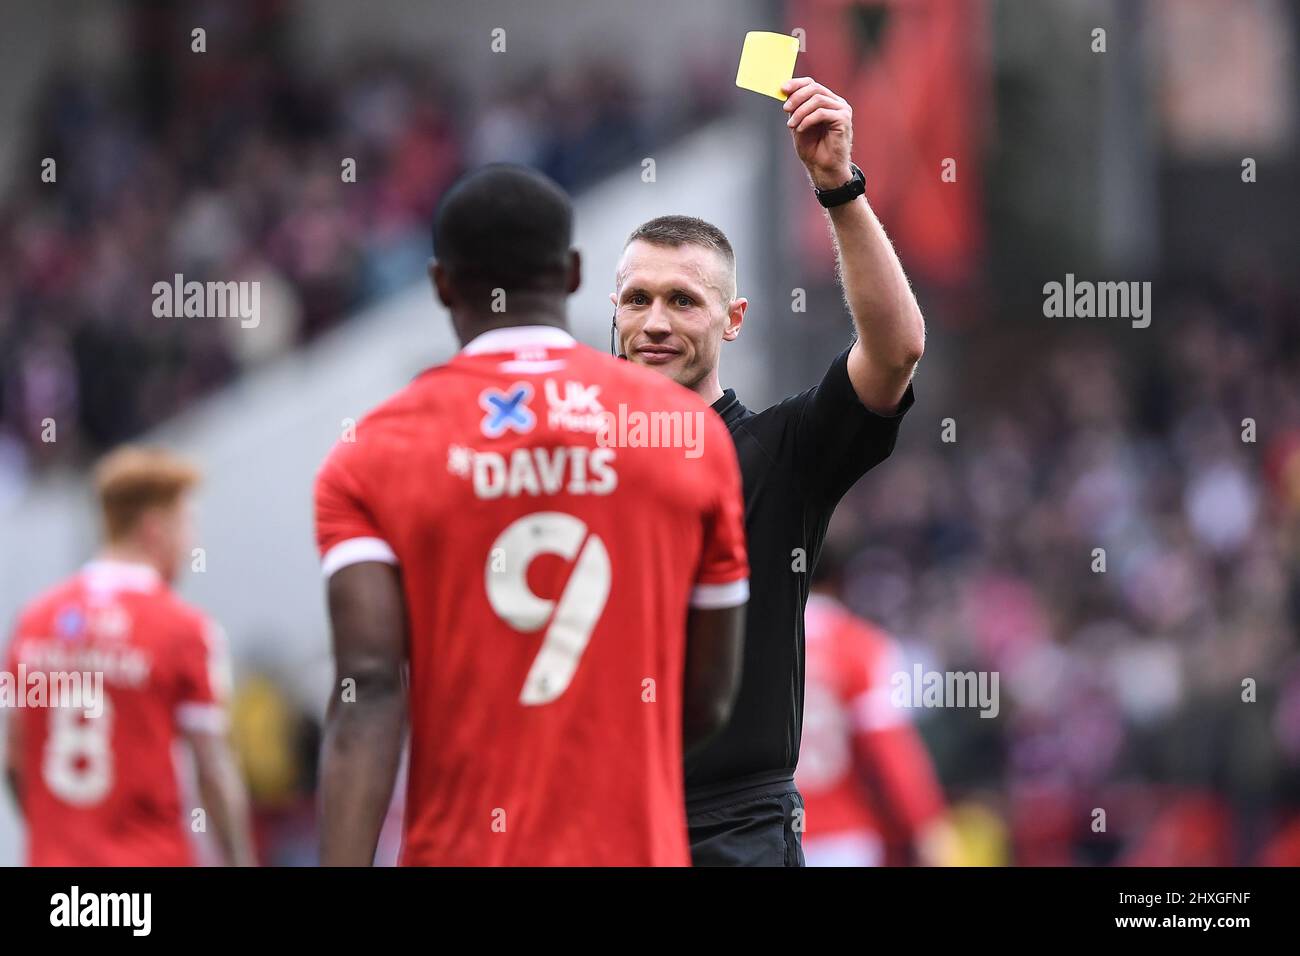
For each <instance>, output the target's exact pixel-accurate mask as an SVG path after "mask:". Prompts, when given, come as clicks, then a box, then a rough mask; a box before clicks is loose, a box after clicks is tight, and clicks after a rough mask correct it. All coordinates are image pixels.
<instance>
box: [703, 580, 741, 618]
mask: <svg viewBox="0 0 1300 956" xmlns="http://www.w3.org/2000/svg"><path fill="white" fill-rule="evenodd" d="M748 600H749V578H741V579H740V580H739V581H729V582H727V583H726V584H697V585H695V587H693V588H691V607H698V608H700V609H701V610H705V611H713V610H717V609H719V608H724V607H738V606H739V605H741V604H744V603H745V602H746V601H748Z"/></svg>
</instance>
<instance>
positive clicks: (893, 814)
mask: <svg viewBox="0 0 1300 956" xmlns="http://www.w3.org/2000/svg"><path fill="white" fill-rule="evenodd" d="M841 572H842V567H841V564H840V560H839V555H838V554H836V552H835V549H834V548H827V549H826V550H825V551H824V552H823V553H822V558H821V562H820V563H819V564H818V568H817V572H816V574H815V575H814V577H813V591H812V594H811V595H809V597H808V607H807V609H806V611H805V615H804V627H805V635H806V640H807V649H808V658H807V662H808V671H807V681H806V684H805V696H804V724H803V746H802V747H801V749H800V755H799V767H798V770H797V771H796V773H795V782H796V783H797V784H798V785H799V792H800V793H801V794H802V795H803V800H804V811H805V818H804V821H805V826H804V835H803V849H804V856H805V858H806V859H807V863H808V865H809V866H880V865H882V864H885V863H887V862H904V863H918V864H920V865H922V866H941V865H945V864H948V863H951V862H952V861H953V859H954V857H953V851H954V842H953V838H952V835H951V830H950V828H949V826H948V824H947V823H946V822H945V819H944V799H943V792H942V791H941V790H940V788H939V783H938V780H937V779H936V776H935V771H934V766H933V764H932V763H931V760H930V756H929V754H928V753H926V750H925V746H924V744H923V743H922V742H921V737H920V735H919V734H918V733H917V732H916V728H915V727H914V726H913V725H912V723H911V721H910V719H909V717H908V712H907V711H906V710H905V709H902V708H899V707H895V706H894V704H893V703H892V701H891V700H890V693H891V689H892V685H891V684H890V678H891V676H892V675H893V674H896V673H898V672H899V671H901V670H903V669H904V667H903V664H902V662H901V656H902V655H901V650H900V648H899V647H898V644H897V642H895V641H894V640H893V639H892V638H891V637H889V635H887V634H886V633H885V632H884V631H882V630H880V628H878V627H874V626H872V625H871V624H868V623H867V622H866V621H863V620H862V619H860V618H858V617H856V616H854V614H853V613H852V612H851V611H850V610H849V609H848V608H846V607H845V606H844V605H843V604H841V603H840V601H839V600H838V598H837V596H836V595H837V594H838V592H839V588H840V574H841ZM891 849H892V850H895V851H897V852H896V853H895V854H893V855H892V857H891V854H890V853H889V852H888V851H889V850H891Z"/></svg>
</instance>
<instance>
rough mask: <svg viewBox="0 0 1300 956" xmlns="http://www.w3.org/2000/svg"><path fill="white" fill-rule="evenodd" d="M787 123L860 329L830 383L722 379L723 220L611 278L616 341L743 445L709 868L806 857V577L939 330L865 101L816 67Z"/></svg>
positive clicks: (707, 814) (705, 856)
mask: <svg viewBox="0 0 1300 956" xmlns="http://www.w3.org/2000/svg"><path fill="white" fill-rule="evenodd" d="M785 89H786V91H787V92H788V93H789V94H790V95H789V98H788V99H787V100H786V102H785V110H786V113H787V114H788V120H787V126H788V128H789V130H790V134H791V137H792V140H793V144H794V148H795V152H796V154H797V155H798V157H799V159H800V161H801V162H802V163H803V164H804V167H805V169H806V170H807V172H808V177H809V179H810V181H811V183H812V185H813V187H814V190H815V191H816V198H817V201H818V202H820V203H821V205H822V206H823V207H825V208H827V209H828V210H829V219H830V224H831V228H832V230H833V232H834V235H835V243H836V249H837V251H838V255H839V274H840V278H841V283H842V285H843V287H844V297H845V301H846V302H847V303H848V306H849V310H850V312H851V313H852V316H853V326H854V329H855V331H856V333H857V340H856V341H855V342H854V343H853V344H852V346H851V347H849V348H847V349H845V350H844V351H843V352H841V353H840V354H839V356H838V357H836V358H835V359H834V360H833V361H832V362H831V364H830V368H829V369H828V370H827V372H826V375H825V376H824V377H823V378H822V381H821V383H820V384H819V385H817V386H815V387H813V388H810V389H808V390H807V391H805V392H803V393H801V394H799V395H794V396H791V397H790V398H788V399H786V400H785V401H783V402H780V403H779V404H777V405H773V406H772V407H771V408H768V409H765V410H764V411H761V412H758V413H755V412H752V411H750V410H749V409H747V408H746V407H745V406H744V405H743V404H741V402H740V400H739V399H738V398H737V397H736V393H735V392H734V391H732V390H731V389H727V390H726V391H724V390H723V388H722V385H721V382H720V380H719V363H720V361H721V358H722V345H723V343H724V342H733V341H735V340H736V338H737V337H738V336H739V335H740V331H741V325H742V323H743V322H744V319H745V310H746V308H747V307H748V302H747V300H745V299H743V298H740V297H738V296H737V294H736V292H737V289H736V259H735V254H734V252H733V251H732V247H731V243H730V242H729V241H728V240H727V237H726V236H725V235H723V233H722V232H721V231H720V230H719V229H717V228H716V227H715V226H713V225H710V224H709V223H707V222H703V221H701V220H699V219H693V218H690V217H688V216H664V217H661V218H659V219H654V220H651V221H650V222H648V223H645V224H644V225H642V226H640V227H639V228H638V229H637V230H636V231H634V232H633V233H632V235H631V237H630V238H629V239H628V242H627V245H626V247H625V249H624V250H623V257H622V260H621V261H620V263H619V268H618V274H617V276H616V278H615V291H614V293H613V294H612V295H611V296H610V298H611V300H612V301H613V303H614V309H615V312H614V332H615V337H616V340H617V351H618V352H619V354H621V355H625V356H626V357H627V358H628V359H629V360H630V361H632V362H635V363H637V364H642V365H647V366H649V367H651V368H654V369H655V370H657V371H659V372H661V373H662V374H664V375H665V376H667V377H669V378H671V379H673V380H674V381H675V382H677V383H679V384H681V385H685V386H686V387H687V388H689V389H691V390H692V391H694V392H696V393H697V394H698V395H700V397H701V398H703V399H704V400H705V401H706V402H710V403H711V404H712V406H713V409H714V411H715V412H717V414H718V416H719V417H720V418H721V419H722V420H723V422H724V423H725V424H726V426H727V428H728V430H729V431H730V432H731V435H732V438H733V439H734V440H735V443H736V449H737V451H738V453H739V456H740V466H741V470H742V472H743V474H744V485H745V527H746V532H747V534H748V541H749V553H750V564H751V566H752V573H753V579H754V587H753V595H754V596H753V598H752V600H751V607H750V613H749V616H748V625H747V630H746V635H745V666H744V672H743V675H742V677H741V686H740V694H739V697H738V698H737V700H736V708H735V714H734V716H733V717H732V720H731V723H730V724H729V725H728V726H727V728H726V729H725V730H724V731H723V732H722V733H721V734H719V735H718V736H717V738H716V739H715V740H714V741H713V742H712V743H711V744H710V745H709V746H708V747H707V748H705V750H704V752H703V753H701V754H700V755H698V757H696V758H695V759H693V760H692V761H691V762H690V764H689V765H688V766H687V772H686V785H687V794H686V796H687V808H688V813H689V818H690V827H691V853H692V858H693V859H694V861H695V863H696V865H718V866H728V865H756V866H800V865H802V863H803V856H802V853H801V851H800V847H799V843H800V833H799V831H798V830H797V829H796V828H795V826H794V822H795V820H796V819H797V817H798V816H799V805H800V804H799V791H798V789H797V788H796V787H795V784H794V779H793V777H794V768H795V764H796V763H797V761H798V759H799V736H800V732H801V726H802V722H803V687H804V679H803V666H804V635H803V608H804V602H805V601H806V600H807V597H808V571H809V570H810V569H812V568H814V567H816V564H817V555H818V553H819V552H820V550H821V545H822V539H823V538H824V537H825V534H826V527H827V524H828V523H829V522H830V519H831V515H832V514H833V513H834V511H835V506H836V505H837V504H838V503H839V500H840V498H842V497H843V496H844V493H845V492H846V491H848V490H849V488H850V487H852V486H853V484H854V482H856V481H857V480H858V479H859V478H861V477H862V476H863V475H864V474H866V472H867V471H868V470H870V469H871V468H873V467H875V466H876V465H877V464H879V463H880V462H882V461H884V460H885V459H886V458H887V457H889V455H890V453H891V452H892V451H893V448H894V442H895V440H896V439H897V437H898V426H899V424H900V422H901V420H902V417H903V415H904V414H905V413H906V412H907V410H908V408H910V407H911V405H912V402H913V400H914V396H913V392H912V386H911V380H912V372H913V370H914V369H915V368H916V364H917V362H919V361H920V359H921V353H922V352H923V351H924V348H925V324H924V322H923V321H922V318H921V311H920V308H919V306H918V305H917V303H916V299H915V298H914V297H913V295H912V291H911V289H910V288H909V287H908V283H907V277H906V276H905V275H904V274H903V269H902V266H901V265H899V262H898V257H897V256H895V255H894V250H893V248H892V247H891V246H890V244H889V239H888V238H887V237H886V236H885V232H884V229H882V228H881V225H880V222H879V221H878V220H877V219H876V216H875V214H874V213H873V212H872V211H871V207H870V206H869V205H867V200H866V197H865V195H864V192H865V188H866V187H865V181H864V178H863V174H862V171H861V170H860V169H858V168H857V167H856V166H855V165H853V163H852V162H851V161H850V154H851V147H852V141H853V126H852V117H853V111H852V110H851V109H850V108H849V105H848V104H847V103H846V102H845V101H844V100H843V99H842V98H840V97H839V96H837V95H836V94H835V93H833V92H831V91H830V90H829V89H827V88H826V87H824V86H822V85H821V84H819V83H817V82H815V81H814V80H812V79H811V78H809V77H799V78H798V79H794V80H791V81H790V82H789V83H787V84H786V85H785Z"/></svg>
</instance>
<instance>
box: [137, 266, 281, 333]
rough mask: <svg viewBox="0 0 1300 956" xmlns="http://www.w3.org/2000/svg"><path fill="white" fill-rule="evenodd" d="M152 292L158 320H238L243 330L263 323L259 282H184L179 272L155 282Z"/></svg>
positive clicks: (154, 310) (260, 285)
mask: <svg viewBox="0 0 1300 956" xmlns="http://www.w3.org/2000/svg"><path fill="white" fill-rule="evenodd" d="M152 291H153V297H154V298H153V314H154V317H155V318H158V319H181V318H184V319H239V324H240V325H241V326H243V327H244V328H246V329H255V328H257V327H258V325H260V324H261V322H262V311H261V309H262V284H261V283H260V282H197V281H193V280H191V281H189V282H186V281H185V276H183V275H181V273H179V272H178V273H176V275H175V276H174V277H173V279H172V281H171V282H155V283H154V284H153V290H152Z"/></svg>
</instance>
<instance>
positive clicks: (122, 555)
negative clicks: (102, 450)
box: [6, 448, 253, 866]
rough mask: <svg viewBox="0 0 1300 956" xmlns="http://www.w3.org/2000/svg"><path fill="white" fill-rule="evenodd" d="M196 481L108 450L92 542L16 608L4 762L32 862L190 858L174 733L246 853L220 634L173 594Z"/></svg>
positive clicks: (229, 836) (168, 461)
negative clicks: (60, 577)
mask: <svg viewBox="0 0 1300 956" xmlns="http://www.w3.org/2000/svg"><path fill="white" fill-rule="evenodd" d="M197 480H198V473H197V472H196V471H194V469H192V468H191V467H190V466H189V465H187V464H186V463H184V462H183V461H180V460H179V459H177V458H175V457H173V456H171V455H169V454H167V453H166V452H162V451H158V450H151V449H143V448H124V449H120V450H119V451H117V452H114V453H113V454H111V455H109V456H108V457H107V458H106V459H105V460H104V462H103V463H102V464H101V465H100V467H99V469H98V471H97V473H96V484H97V490H98V494H99V499H100V504H101V507H102V511H103V517H104V523H105V528H106V532H107V543H106V545H105V547H104V549H103V551H102V552H101V554H100V555H99V557H98V558H97V559H96V560H95V561H92V562H91V563H90V564H88V565H86V567H85V568H83V569H82V571H81V572H79V573H78V574H76V575H74V576H73V577H71V578H69V579H68V580H67V581H64V582H63V583H62V584H59V585H57V586H56V587H54V588H53V589H52V590H50V591H48V592H46V593H45V594H43V595H41V596H40V597H38V598H36V600H34V601H33V602H32V603H31V604H29V605H27V607H26V608H24V609H23V611H22V612H21V613H20V614H19V617H18V623H17V627H16V628H15V630H14V634H13V638H12V640H11V642H10V644H9V650H8V654H7V657H6V662H7V663H6V670H7V672H8V673H9V675H11V678H12V679H14V680H16V684H17V687H18V693H19V694H21V695H23V701H22V706H21V707H20V708H18V709H15V710H14V711H12V713H11V714H10V715H9V721H8V727H9V733H8V746H7V748H6V755H7V760H6V765H7V776H8V780H9V785H10V788H11V790H12V791H13V793H14V795H15V797H16V799H17V801H18V806H19V809H20V811H21V813H22V815H23V818H24V820H25V822H26V825H27V835H28V860H29V862H30V864H31V865H32V866H187V865H190V864H192V863H193V858H192V854H191V849H190V843H189V837H188V833H187V826H188V824H189V823H190V819H189V818H188V817H183V815H182V809H181V802H180V796H179V788H178V784H177V778H176V769H175V766H174V764H173V760H172V750H173V744H174V743H175V742H176V740H177V739H178V738H180V737H184V738H185V739H186V740H187V741H188V743H189V745H190V747H191V749H192V751H193V754H194V758H195V767H196V770H197V774H198V783H199V790H200V794H201V797H202V799H203V806H204V809H205V813H206V818H207V819H208V820H210V821H211V822H212V825H213V827H214V829H215V831H216V835H217V837H218V840H219V843H220V844H221V847H222V849H223V850H224V853H225V857H226V860H227V861H228V862H229V863H232V864H250V863H252V862H253V852H252V843H251V839H250V836H249V834H250V829H249V824H248V810H247V799H246V797H245V793H244V787H243V782H242V781H241V779H240V777H239V772H238V770H237V769H236V766H235V761H234V759H233V756H232V754H231V752H230V749H229V747H228V745H227V743H226V739H225V730H224V728H225V712H224V704H223V700H222V694H223V686H222V685H223V683H224V681H225V680H226V678H225V676H224V671H225V669H226V664H225V660H224V650H223V647H222V644H223V641H222V638H221V636H220V635H219V634H218V633H216V629H215V627H214V625H213V624H212V623H211V622H210V621H209V620H207V618H205V617H204V615H203V614H202V613H201V612H199V611H198V610H196V609H195V608H193V607H190V606H189V605H187V604H186V603H184V602H183V601H181V600H180V599H179V598H178V597H176V595H174V594H173V593H172V591H171V589H170V584H171V581H172V579H173V578H174V577H175V575H176V572H177V570H178V568H179V566H180V563H181V561H182V560H183V556H184V555H188V554H189V549H190V526H191V519H190V505H189V498H188V494H189V489H190V488H191V486H192V485H193V484H194V483H195V482H196V481H197ZM42 687H44V688H46V690H45V691H44V693H42V691H41V688H42ZM11 703H14V704H17V701H14V702H11Z"/></svg>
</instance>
